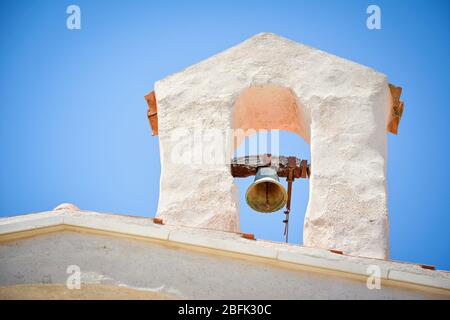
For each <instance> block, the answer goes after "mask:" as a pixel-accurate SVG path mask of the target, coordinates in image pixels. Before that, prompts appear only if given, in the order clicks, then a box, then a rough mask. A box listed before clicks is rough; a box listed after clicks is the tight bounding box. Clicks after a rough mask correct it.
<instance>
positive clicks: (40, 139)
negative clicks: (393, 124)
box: [0, 0, 450, 269]
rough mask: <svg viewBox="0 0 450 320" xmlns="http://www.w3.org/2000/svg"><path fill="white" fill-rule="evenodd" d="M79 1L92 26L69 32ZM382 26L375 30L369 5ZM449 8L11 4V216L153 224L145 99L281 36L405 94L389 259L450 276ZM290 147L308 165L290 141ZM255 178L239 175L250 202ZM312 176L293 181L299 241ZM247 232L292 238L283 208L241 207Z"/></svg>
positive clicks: (3, 21)
mask: <svg viewBox="0 0 450 320" xmlns="http://www.w3.org/2000/svg"><path fill="white" fill-rule="evenodd" d="M70 4H77V5H79V6H80V8H81V13H82V17H81V19H82V25H81V27H82V29H81V30H72V31H71V30H68V29H67V28H66V18H67V14H66V7H67V6H68V5H70ZM369 4H377V5H379V6H380V7H381V10H382V30H373V31H371V30H368V29H367V28H366V18H367V14H366V8H367V6H368V5H369ZM449 9H450V2H448V1H400V0H399V1H392V0H390V1H378V0H375V1H370V2H369V1H348V0H346V1H331V0H330V1H299V0H296V1H229V0H227V1H220V2H219V1H195V2H194V1H177V2H175V1H158V2H156V1H154V2H152V1H99V0H98V1H92V0H83V1H81V0H77V1H75V0H72V1H56V0H55V1H17V0H14V1H13V0H11V1H4V0H3V1H1V4H0V41H1V42H0V43H1V46H0V110H1V116H0V143H1V162H0V164H1V165H0V215H1V216H7V215H14V214H22V213H29V212H36V211H45V210H49V209H52V208H53V207H55V206H56V205H58V204H59V203H61V202H73V203H75V204H76V205H78V206H79V207H80V208H82V209H91V210H97V211H107V212H114V213H126V214H132V215H140V216H153V215H154V214H155V212H156V208H157V201H158V189H159V172H160V166H159V147H158V138H153V137H151V135H150V129H149V125H148V121H147V118H146V103H145V101H144V98H143V96H144V94H145V93H147V92H148V91H150V90H151V89H152V88H153V84H154V82H155V81H156V80H159V79H161V78H163V77H165V76H167V75H169V74H171V73H173V72H176V71H179V70H181V69H183V68H185V67H187V66H190V65H192V64H194V63H196V62H198V61H200V60H202V59H205V58H208V57H209V56H211V55H213V54H215V53H218V52H220V51H222V50H224V49H227V48H229V47H231V46H233V45H235V44H237V43H239V42H241V41H243V40H245V39H246V38H248V37H250V36H252V35H254V34H256V33H259V32H262V31H270V32H274V33H277V34H280V35H282V36H285V37H287V38H290V39H293V40H296V41H298V42H302V43H305V44H307V45H310V46H313V47H316V48H319V49H322V50H325V51H328V52H330V53H333V54H336V55H339V56H341V57H345V58H347V59H350V60H353V61H356V62H359V63H361V64H364V65H367V66H370V67H373V68H375V69H377V70H379V71H381V72H383V73H385V74H387V75H388V76H389V80H390V82H392V83H394V84H397V85H400V86H402V87H403V88H404V93H403V99H404V100H405V101H406V110H405V114H404V117H403V119H402V123H401V124H400V134H399V136H393V135H389V137H388V141H389V142H388V143H389V160H388V192H389V210H390V223H391V224H390V227H391V229H390V236H391V239H390V240H391V257H392V259H396V260H406V261H411V262H420V263H427V264H434V265H436V266H437V267H439V268H444V269H450V212H449V208H450V188H449V181H450V174H449V168H448V167H449V163H450V161H449V160H450V159H449V158H450V157H449V155H450V152H449V151H450V150H449V143H448V137H449V130H450V126H449V116H450V109H449V108H448V107H449V104H448V92H449V83H450V68H449V66H450V64H449V54H450V52H449V39H450V37H449V30H450V25H449V24H450V22H449V21H450V20H449V19H448V16H449V14H450V10H449ZM281 138H282V140H281V153H283V154H286V155H297V156H299V157H303V158H309V151H308V147H307V145H306V144H305V143H304V142H303V141H302V140H301V139H300V138H299V137H297V136H295V135H293V134H287V133H283V134H282V136H281ZM251 180H252V179H246V180H241V181H239V182H238V183H239V186H240V188H241V195H242V196H241V200H243V193H244V190H245V188H246V187H247V186H248V184H249V183H250V182H251ZM307 190H308V188H307V182H305V181H299V182H296V183H295V185H294V192H295V193H296V197H295V198H294V203H293V214H292V220H291V221H292V224H291V229H290V234H291V240H292V241H293V242H300V239H301V238H302V235H301V232H302V223H303V217H304V212H305V208H306V201H307V192H308V191H307ZM241 208H242V211H243V212H242V221H241V222H242V228H243V230H245V231H247V232H252V233H255V234H256V236H257V237H259V238H263V239H272V240H282V228H283V226H282V223H281V219H282V214H281V213H278V214H274V215H271V216H262V215H260V214H257V213H254V212H251V211H250V210H249V209H248V208H247V206H246V205H245V204H244V203H242V206H241Z"/></svg>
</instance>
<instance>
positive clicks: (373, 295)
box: [0, 231, 448, 300]
mask: <svg viewBox="0 0 450 320" xmlns="http://www.w3.org/2000/svg"><path fill="white" fill-rule="evenodd" d="M69 265H77V266H79V267H80V271H81V281H82V285H81V290H80V294H79V296H80V298H83V292H84V290H87V291H86V294H87V295H88V296H89V288H90V286H91V287H92V286H93V285H98V284H102V285H108V286H119V287H121V288H133V289H139V290H141V291H146V292H153V293H155V294H163V295H169V296H173V297H177V298H188V299H257V300H258V299H445V298H448V296H447V297H446V296H445V295H440V294H435V293H430V292H426V291H420V290H411V289H406V288H399V287H392V286H389V285H385V284H384V283H383V282H382V286H381V289H380V290H368V289H367V287H366V283H365V282H364V281H358V280H355V279H350V278H343V277H336V276H333V275H326V274H321V273H316V272H308V271H298V270H291V269H286V268H281V267H277V266H273V265H270V264H263V263H257V262H253V261H246V260H242V259H236V258H232V257H224V256H217V255H211V254H205V253H201V252H195V251H190V250H185V249H177V248H172V247H167V246H163V245H158V244H154V243H149V242H145V241H138V240H131V239H123V238H115V237H110V236H99V235H92V234H84V233H76V232H68V231H62V232H57V233H51V234H46V235H40V236H36V237H34V238H29V239H22V240H16V241H13V242H8V243H3V244H1V245H0V287H1V286H11V285H18V284H46V285H51V284H65V282H66V280H67V277H68V274H67V272H66V270H67V267H68V266H69ZM0 292H1V290H0ZM53 293H55V292H53ZM56 293H57V291H56ZM100 293H101V292H100ZM18 294H20V292H19V293H18ZM97 296H98V297H99V298H101V295H99V294H97ZM129 297H131V298H135V296H133V295H130V296H129ZM16 298H17V296H16Z"/></svg>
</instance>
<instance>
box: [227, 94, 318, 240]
mask: <svg viewBox="0 0 450 320" xmlns="http://www.w3.org/2000/svg"><path fill="white" fill-rule="evenodd" d="M232 121H233V122H232V128H233V129H234V131H235V140H234V145H233V148H234V150H233V151H234V152H233V156H234V157H244V156H255V155H258V154H271V155H272V156H295V157H297V158H298V159H302V160H307V161H308V163H310V160H311V158H310V146H309V144H308V142H309V126H308V125H307V122H306V121H305V116H304V112H303V110H302V109H301V108H300V107H299V103H298V100H297V97H296V96H295V94H294V93H293V92H292V91H291V90H290V89H288V88H285V87H279V86H255V87H250V88H248V89H246V90H245V91H244V92H242V94H241V95H240V96H239V97H238V99H237V100H236V102H235V105H234V109H233V119H232ZM243 142H244V143H243ZM254 179H255V177H254V176H250V177H246V178H235V179H234V182H235V184H236V186H237V188H238V193H239V209H240V226H241V230H243V232H248V233H253V234H255V236H256V237H257V238H259V239H265V240H272V241H280V242H281V241H284V239H285V237H284V227H285V225H284V223H283V220H284V218H285V216H284V210H285V208H282V209H281V210H278V211H276V212H273V213H269V214H267V213H260V212H256V211H254V210H252V209H251V208H250V207H249V206H248V205H247V203H246V198H245V193H246V190H247V188H248V187H249V186H250V185H251V184H252V183H253V181H254ZM280 182H281V183H282V184H283V185H284V187H285V188H286V190H287V182H286V178H280ZM308 199H309V180H307V179H296V180H295V181H294V183H293V189H292V197H291V213H290V215H289V242H290V243H297V244H298V243H302V239H303V222H304V217H305V212H306V208H307V205H308Z"/></svg>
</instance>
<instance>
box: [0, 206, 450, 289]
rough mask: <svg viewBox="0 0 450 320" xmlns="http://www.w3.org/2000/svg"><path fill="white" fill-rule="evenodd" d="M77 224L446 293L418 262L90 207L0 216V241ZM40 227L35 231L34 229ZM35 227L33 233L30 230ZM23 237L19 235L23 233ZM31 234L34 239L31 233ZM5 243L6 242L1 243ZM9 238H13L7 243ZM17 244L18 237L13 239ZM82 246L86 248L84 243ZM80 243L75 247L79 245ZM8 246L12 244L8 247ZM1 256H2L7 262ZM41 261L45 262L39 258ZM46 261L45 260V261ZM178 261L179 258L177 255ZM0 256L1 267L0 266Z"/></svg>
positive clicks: (442, 281) (449, 279)
mask: <svg viewBox="0 0 450 320" xmlns="http://www.w3.org/2000/svg"><path fill="white" fill-rule="evenodd" d="M48 227H50V228H55V227H59V229H58V230H61V228H66V229H67V228H69V229H68V230H73V229H70V228H73V227H75V228H82V229H77V230H84V231H89V232H108V233H112V234H113V235H115V236H119V235H127V236H128V237H139V239H142V240H143V239H148V240H151V241H155V240H157V241H161V240H162V241H163V243H167V245H169V246H173V247H183V246H186V245H187V246H188V247H189V248H195V249H199V250H204V249H208V250H213V251H214V252H217V253H218V254H222V253H223V254H230V253H231V254H237V255H240V256H241V257H245V258H249V259H256V258H258V259H261V258H262V259H266V263H268V264H283V263H289V265H292V266H296V267H299V268H302V269H303V268H309V269H313V270H322V271H323V272H325V273H329V272H332V273H336V272H337V273H338V274H334V275H333V277H342V276H343V275H354V276H356V277H361V276H362V277H364V279H365V278H366V277H367V275H368V270H369V268H372V267H373V266H377V267H379V270H380V277H381V279H382V281H384V280H388V281H398V282H399V283H405V284H413V285H415V286H417V287H416V290H419V291H420V289H421V288H423V290H426V289H427V288H438V289H439V290H444V291H445V292H446V295H447V296H450V273H449V272H447V271H440V270H427V269H423V268H422V267H421V266H419V265H417V264H411V263H402V262H394V261H386V260H379V259H373V258H362V257H355V256H349V255H340V254H335V253H332V252H329V251H328V250H324V249H318V248H311V247H303V246H298V245H291V244H285V243H276V242H270V241H261V240H256V241H253V240H248V239H244V238H242V236H241V235H240V234H236V233H230V232H223V231H216V230H204V229H199V228H189V227H180V226H173V225H172V226H169V225H159V224H154V223H153V221H152V219H149V218H142V217H131V216H124V215H117V214H106V213H98V212H92V211H71V210H59V211H50V212H42V213H36V214H28V215H21V216H13V217H8V218H0V240H1V241H3V242H5V241H7V239H10V240H9V241H10V242H11V240H14V239H15V237H17V235H18V234H19V233H22V232H31V235H30V234H27V236H33V235H35V236H36V235H39V234H40V233H39V232H42V230H46V229H43V228H48ZM39 230H40V231H39ZM33 232H34V233H33ZM22 236H23V235H22ZM31 239H34V238H31ZM6 243H7V242H6ZM11 243H12V242H11ZM14 243H19V245H20V243H22V242H14ZM86 248H89V246H87V247H86ZM82 249H83V247H80V250H82ZM11 250H12V249H11ZM1 257H2V255H1V254H0V258H1ZM8 260H9V259H8V258H6V259H5V260H3V261H8ZM43 263H44V262H43ZM49 263H50V262H49ZM180 263H182V261H181V260H180ZM1 266H2V264H1V260H0V269H1Z"/></svg>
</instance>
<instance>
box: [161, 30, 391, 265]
mask: <svg viewBox="0 0 450 320" xmlns="http://www.w3.org/2000/svg"><path fill="white" fill-rule="evenodd" d="M255 86H277V87H284V88H287V89H289V90H290V91H291V92H292V93H293V94H294V95H295V97H296V99H297V105H298V107H299V108H300V109H301V110H300V112H301V115H302V119H303V120H304V123H303V124H301V125H302V126H304V127H303V128H301V129H298V132H301V131H304V136H306V137H310V145H311V162H312V177H311V181H310V193H309V194H310V198H309V203H308V208H307V212H306V218H305V223H304V245H306V246H312V247H319V248H327V249H328V248H335V249H339V250H342V251H344V252H346V253H349V254H353V255H360V256H365V257H374V258H383V259H386V258H388V251H389V249H388V248H389V242H388V213H387V193H386V124H387V118H388V112H387V111H388V109H389V108H390V106H391V104H392V101H391V100H392V98H391V96H390V93H389V88H388V83H387V79H386V76H385V75H383V74H381V73H378V72H376V71H374V70H372V69H370V68H368V67H365V66H362V65H359V64H356V63H354V62H351V61H348V60H345V59H342V58H339V57H336V56H334V55H331V54H328V53H325V52H323V51H320V50H316V49H313V48H310V47H307V46H305V45H302V44H299V43H296V42H293V41H290V40H287V39H284V38H282V37H279V36H276V35H274V34H270V33H261V34H258V35H256V36H254V37H252V38H250V39H249V40H247V41H245V42H243V43H241V44H239V45H237V46H235V47H233V48H231V49H228V50H226V51H224V52H222V53H220V54H218V55H215V56H213V57H211V58H209V59H207V60H205V61H202V62H200V63H198V64H195V65H193V66H191V67H189V68H187V69H185V70H184V71H182V72H179V73H176V74H174V75H171V76H169V77H167V78H165V79H163V80H160V81H158V82H157V83H156V84H155V92H156V99H157V104H158V119H159V120H158V121H159V138H160V151H161V152H160V154H161V180H160V198H159V205H158V213H157V215H158V217H160V218H162V219H164V221H165V222H166V223H168V224H173V225H185V226H194V227H207V228H214V229H217V230H228V231H238V230H239V205H238V202H237V201H238V200H237V198H238V197H237V194H236V192H237V189H236V187H235V185H234V184H233V178H232V176H231V174H230V169H229V160H230V159H229V158H230V157H229V155H228V153H227V152H228V150H230V148H231V145H230V143H231V142H230V139H228V140H227V139H224V141H223V148H222V150H221V151H220V150H219V152H222V153H223V157H224V159H225V161H224V163H223V164H221V165H215V166H210V167H208V168H205V167H204V166H203V165H201V164H199V163H201V161H200V162H199V161H196V160H198V159H196V158H195V157H196V155H198V154H201V152H199V150H197V149H195V147H193V145H192V144H186V145H185V151H186V152H184V153H183V152H179V150H178V151H177V152H178V153H176V152H175V153H174V150H175V149H179V148H180V146H179V143H178V140H176V139H175V140H174V136H176V134H177V132H178V134H179V130H180V128H185V129H187V131H188V133H186V132H185V134H186V135H188V136H189V135H195V133H194V132H197V131H200V132H202V131H208V130H211V129H212V130H219V131H222V132H226V130H228V129H230V128H231V127H232V122H233V121H232V119H233V110H234V105H235V103H236V101H237V100H238V99H239V97H240V95H241V93H242V92H244V91H245V90H247V89H248V88H251V87H255ZM275 107H277V106H275ZM249 117H251V114H250V115H249ZM293 121H294V120H293ZM249 122H250V119H249ZM292 125H293V126H295V125H294V124H292ZM274 126H275V127H273V128H272V129H279V128H277V127H276V126H277V124H274ZM235 129H238V128H235ZM281 129H284V128H281ZM216 144H217V143H216ZM216 151H217V150H216ZM174 154H175V155H174ZM180 158H183V159H185V160H186V159H188V161H186V162H184V163H179V161H174V159H175V160H176V159H180ZM191 160H193V161H191ZM241 192H244V191H241ZM294 196H295V194H294Z"/></svg>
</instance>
